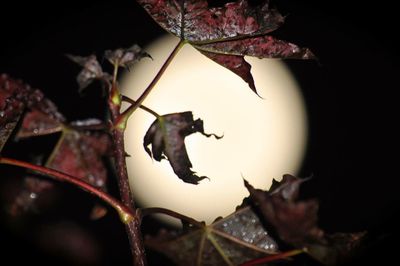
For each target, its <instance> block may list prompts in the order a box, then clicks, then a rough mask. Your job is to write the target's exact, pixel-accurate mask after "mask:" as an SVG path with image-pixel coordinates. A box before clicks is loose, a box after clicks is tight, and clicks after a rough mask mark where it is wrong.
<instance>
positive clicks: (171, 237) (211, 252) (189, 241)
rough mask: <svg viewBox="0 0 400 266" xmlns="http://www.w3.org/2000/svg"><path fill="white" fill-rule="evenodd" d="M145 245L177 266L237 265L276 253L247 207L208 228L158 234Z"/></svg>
mask: <svg viewBox="0 0 400 266" xmlns="http://www.w3.org/2000/svg"><path fill="white" fill-rule="evenodd" d="M145 242H146V244H147V245H148V247H150V248H152V249H154V250H157V251H159V252H161V253H163V254H165V255H166V256H167V257H169V258H171V259H172V260H173V261H174V262H175V263H176V264H177V265H239V264H242V263H244V262H246V261H249V260H252V259H255V258H261V257H265V256H268V255H271V254H275V253H277V252H278V246H277V244H276V242H275V241H274V240H273V239H272V238H271V237H270V236H269V234H268V233H267V231H265V229H264V227H263V226H262V224H261V222H260V221H259V219H258V217H257V215H256V214H255V213H254V212H253V211H252V210H251V208H250V207H244V208H241V209H239V210H237V211H236V212H235V213H233V214H231V215H230V216H227V217H226V218H224V219H219V220H216V221H215V222H214V223H213V224H211V225H203V226H200V227H195V226H192V227H191V229H190V230H189V232H177V231H173V232H167V231H165V230H164V231H160V232H159V234H158V235H157V236H155V237H151V236H148V237H146V240H145Z"/></svg>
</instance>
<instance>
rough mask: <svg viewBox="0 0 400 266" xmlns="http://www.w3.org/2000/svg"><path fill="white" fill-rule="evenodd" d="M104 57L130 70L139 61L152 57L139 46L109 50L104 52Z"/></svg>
mask: <svg viewBox="0 0 400 266" xmlns="http://www.w3.org/2000/svg"><path fill="white" fill-rule="evenodd" d="M104 57H105V58H107V60H108V61H109V62H110V63H111V64H113V65H115V64H116V65H118V66H122V67H125V68H127V69H129V67H130V66H131V65H132V64H133V63H135V62H136V61H139V60H140V59H142V58H143V57H150V58H151V56H150V55H149V54H148V53H146V52H145V51H143V50H142V48H140V47H139V45H137V44H134V45H132V46H131V47H129V48H126V49H124V48H118V49H116V50H107V51H105V52H104Z"/></svg>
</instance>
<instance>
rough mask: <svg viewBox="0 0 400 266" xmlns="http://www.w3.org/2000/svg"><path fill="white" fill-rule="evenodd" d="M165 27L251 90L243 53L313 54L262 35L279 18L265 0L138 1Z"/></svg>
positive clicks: (299, 56)
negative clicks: (214, 2)
mask: <svg viewBox="0 0 400 266" xmlns="http://www.w3.org/2000/svg"><path fill="white" fill-rule="evenodd" d="M138 2H139V3H140V4H141V5H142V6H143V7H144V9H145V10H146V11H147V12H148V13H149V14H150V15H151V16H152V17H153V19H154V20H155V21H156V22H157V23H158V24H159V25H160V26H161V27H163V28H164V29H165V30H167V31H168V32H170V33H172V34H174V35H175V36H178V37H180V38H181V39H183V40H186V41H187V42H189V43H190V44H192V45H193V46H194V47H195V48H196V49H198V50H200V51H201V52H202V53H203V54H204V55H205V56H207V57H208V58H210V59H211V60H213V61H215V62H216V63H218V64H220V65H222V66H224V67H226V68H227V69H229V70H231V71H232V72H234V73H235V74H236V75H238V76H240V77H241V78H242V79H243V80H244V81H245V82H246V83H248V85H249V87H250V88H251V89H252V90H253V91H254V92H256V86H255V84H254V80H253V77H252V75H251V72H250V69H251V67H250V65H249V64H248V63H247V62H246V61H245V59H244V56H246V55H247V56H255V57H258V58H296V59H311V58H315V57H314V55H313V54H312V53H311V51H310V50H309V49H307V48H300V47H298V46H297V45H295V44H293V43H290V42H286V41H283V40H278V39H276V38H273V37H271V36H267V35H266V34H268V33H270V32H271V31H274V30H276V29H277V28H279V26H280V25H282V24H283V21H284V19H283V17H282V16H281V15H280V14H279V12H278V11H277V10H275V9H273V8H271V7H270V4H269V1H268V0H266V1H264V2H263V4H261V5H260V6H257V7H254V6H251V5H249V3H248V1H247V0H238V1H236V2H231V3H227V4H225V5H224V6H223V7H209V6H208V2H207V1H206V0H138Z"/></svg>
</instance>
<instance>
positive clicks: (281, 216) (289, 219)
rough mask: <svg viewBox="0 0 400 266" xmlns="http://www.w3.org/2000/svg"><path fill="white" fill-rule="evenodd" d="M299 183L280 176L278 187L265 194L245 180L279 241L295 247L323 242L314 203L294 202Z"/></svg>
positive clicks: (298, 180)
mask: <svg viewBox="0 0 400 266" xmlns="http://www.w3.org/2000/svg"><path fill="white" fill-rule="evenodd" d="M300 182H302V180H301V179H299V178H297V177H294V176H291V175H284V177H283V179H282V181H281V182H280V183H279V186H277V187H276V188H275V189H274V190H270V191H268V192H266V191H263V190H259V189H255V188H253V187H252V186H251V185H250V184H249V183H248V182H247V181H245V186H246V187H247V189H248V190H249V192H250V197H251V199H252V200H253V201H254V202H255V203H256V204H257V205H258V206H259V208H260V210H261V213H262V215H263V216H264V217H265V219H266V221H267V222H268V223H269V224H271V225H272V226H273V227H274V229H275V230H276V232H277V233H278V235H279V237H280V238H281V239H282V240H283V241H285V242H287V243H289V244H292V245H295V246H297V247H299V246H300V247H302V246H304V245H305V244H308V243H314V242H317V243H323V242H325V240H324V238H323V237H324V232H323V231H322V230H321V229H320V228H319V227H318V226H317V221H318V215H317V212H318V201H316V200H306V201H297V195H298V188H299V184H300Z"/></svg>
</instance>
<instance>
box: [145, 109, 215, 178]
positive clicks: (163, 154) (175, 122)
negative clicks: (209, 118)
mask: <svg viewBox="0 0 400 266" xmlns="http://www.w3.org/2000/svg"><path fill="white" fill-rule="evenodd" d="M196 132H199V133H201V134H202V135H204V136H206V137H210V136H214V137H215V138H217V139H219V138H221V137H218V136H217V135H215V134H206V133H204V126H203V121H202V120H201V119H197V120H193V114H192V112H183V113H173V114H167V115H163V116H160V117H159V118H158V119H156V120H155V121H154V122H153V123H152V124H151V126H150V128H149V129H148V130H147V132H146V135H145V136H144V140H143V146H144V149H145V150H146V152H147V153H148V154H149V156H150V157H152V158H154V159H155V160H156V161H161V160H162V159H166V158H167V159H168V161H169V163H170V164H171V166H172V169H173V170H174V172H175V174H176V175H177V176H178V177H179V178H180V179H182V180H183V181H184V182H186V183H191V184H198V182H199V181H200V180H202V179H205V178H207V177H205V176H201V177H199V176H197V175H195V172H193V171H192V170H191V167H192V163H191V162H190V159H189V156H188V154H187V151H186V146H185V137H187V136H189V135H190V134H193V133H196ZM150 144H151V151H150V149H149V148H148V145H150Z"/></svg>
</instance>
